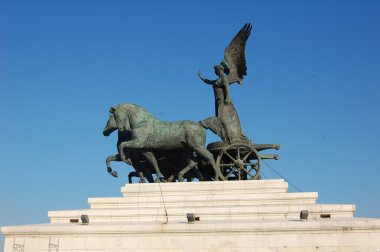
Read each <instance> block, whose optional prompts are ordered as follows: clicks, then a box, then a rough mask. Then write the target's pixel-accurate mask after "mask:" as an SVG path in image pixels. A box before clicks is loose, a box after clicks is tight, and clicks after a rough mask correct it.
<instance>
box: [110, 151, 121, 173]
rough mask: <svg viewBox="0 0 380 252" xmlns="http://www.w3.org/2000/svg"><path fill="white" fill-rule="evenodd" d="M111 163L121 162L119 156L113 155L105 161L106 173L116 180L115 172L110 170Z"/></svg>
mask: <svg viewBox="0 0 380 252" xmlns="http://www.w3.org/2000/svg"><path fill="white" fill-rule="evenodd" d="M111 161H122V160H121V157H120V155H119V154H116V155H113V156H108V157H107V159H106V165H107V172H108V173H109V174H110V175H111V176H113V177H115V178H117V177H118V175H117V171H113V170H112V168H111Z"/></svg>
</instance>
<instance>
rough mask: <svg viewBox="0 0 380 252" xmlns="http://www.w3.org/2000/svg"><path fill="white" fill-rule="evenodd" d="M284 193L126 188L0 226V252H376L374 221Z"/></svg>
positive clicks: (379, 227)
mask: <svg viewBox="0 0 380 252" xmlns="http://www.w3.org/2000/svg"><path fill="white" fill-rule="evenodd" d="M287 188H288V184H287V183H286V182H284V181H283V180H246V181H219V182H194V183H185V182H183V183H166V184H163V183H162V184H157V183H152V184H127V185H125V186H124V187H122V188H121V192H122V194H123V195H122V197H112V198H89V199H88V202H89V204H90V208H89V209H80V210H66V211H51V212H49V214H48V215H49V218H50V221H51V223H48V224H40V225H27V226H16V227H3V228H2V229H1V231H2V232H3V234H4V236H5V250H4V251H5V252H8V251H47V250H48V251H355V252H357V251H377V250H379V248H380V220H379V219H364V218H354V217H353V214H354V211H355V205H334V204H317V202H316V201H317V197H318V194H317V193H315V192H302V193H299V192H297V193H293V192H287ZM302 210H308V212H309V215H308V219H307V220H301V219H300V212H301V211H302ZM188 213H194V216H195V223H194V224H189V223H188V221H187V217H186V215H187V214H188ZM81 215H87V216H88V218H89V224H88V225H83V224H82V223H81V218H80V216H81ZM76 221H78V222H76ZM49 246H50V250H49ZM16 248H19V250H15V249H16ZM21 248H22V249H23V250H22V249H21Z"/></svg>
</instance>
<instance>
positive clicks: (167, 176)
mask: <svg viewBox="0 0 380 252" xmlns="http://www.w3.org/2000/svg"><path fill="white" fill-rule="evenodd" d="M117 129H118V127H117V124H116V121H115V117H114V115H113V114H110V117H109V119H108V121H107V124H106V126H105V128H104V130H103V135H104V136H109V135H110V134H111V133H112V132H114V131H115V130H117ZM130 140H132V135H131V131H128V130H126V131H120V130H118V141H117V148H118V147H119V145H120V144H121V143H122V142H125V141H130ZM145 152H147V150H145V149H124V155H125V156H126V158H125V163H127V164H128V165H130V166H132V167H133V168H134V169H135V170H136V171H135V172H131V173H130V174H129V175H128V180H129V183H132V177H139V178H140V183H144V182H145V179H144V178H146V179H147V180H148V182H150V183H152V182H154V180H153V176H152V174H157V173H156V170H155V168H154V167H153V165H152V164H151V163H150V162H149V161H148V160H147V158H146V157H145V156H144V153H145ZM153 154H154V156H155V157H156V160H157V166H158V167H160V171H162V175H163V177H161V178H159V176H160V175H159V174H158V175H157V179H156V181H158V179H161V181H167V182H171V181H173V180H175V179H178V181H184V179H185V178H186V179H187V180H188V181H190V180H192V179H193V178H198V179H199V180H203V176H202V174H201V173H200V172H199V171H198V169H197V168H196V165H197V164H198V163H200V160H198V159H197V158H195V157H194V155H193V153H192V152H189V151H184V150H182V149H175V150H163V151H154V153H153ZM111 161H116V162H121V161H123V159H122V158H121V155H120V151H119V148H118V153H117V154H115V155H111V156H108V157H107V159H106V165H107V172H108V173H109V174H110V175H111V176H113V177H118V173H117V172H116V171H114V170H112V168H111ZM189 164H191V165H189Z"/></svg>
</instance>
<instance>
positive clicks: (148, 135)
mask: <svg viewBox="0 0 380 252" xmlns="http://www.w3.org/2000/svg"><path fill="white" fill-rule="evenodd" d="M110 113H111V114H112V115H113V116H114V118H115V122H116V125H117V128H118V130H119V132H125V131H129V132H131V139H130V140H127V141H123V142H121V143H120V144H119V153H120V156H121V159H122V160H123V161H125V162H128V160H127V158H126V155H125V152H124V150H125V149H127V150H130V149H133V150H134V149H138V150H140V151H141V153H142V154H143V155H144V156H145V157H146V158H147V159H148V161H149V162H150V163H151V164H152V166H153V167H154V169H155V171H156V173H157V174H161V171H160V169H159V167H158V164H157V160H156V157H155V154H154V152H160V151H166V150H183V151H185V152H186V153H193V152H196V153H197V156H198V157H200V158H203V159H204V160H205V161H207V163H208V164H210V165H211V167H212V168H213V170H214V172H215V178H214V179H215V180H219V178H221V179H223V180H224V179H225V178H224V177H223V175H222V174H221V172H220V170H219V169H218V168H217V166H216V164H215V160H214V157H213V155H212V154H211V153H210V152H209V151H208V150H207V149H206V147H205V143H206V129H205V128H204V127H203V126H202V125H201V124H200V123H199V122H194V121H188V120H186V121H177V122H163V121H160V120H158V119H157V118H155V117H154V116H153V115H152V114H150V113H149V112H148V111H147V110H145V109H144V108H142V107H140V106H138V105H135V104H130V103H124V104H120V105H118V106H115V107H111V108H110ZM196 164H197V163H196V162H194V161H193V159H192V158H188V159H187V166H186V167H185V168H184V169H183V170H182V171H181V172H182V174H183V173H184V172H186V171H188V170H190V169H192V168H193V167H195V166H196Z"/></svg>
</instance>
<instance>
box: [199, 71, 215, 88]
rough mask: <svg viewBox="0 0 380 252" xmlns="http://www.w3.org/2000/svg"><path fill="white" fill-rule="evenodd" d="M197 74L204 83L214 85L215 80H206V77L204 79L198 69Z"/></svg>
mask: <svg viewBox="0 0 380 252" xmlns="http://www.w3.org/2000/svg"><path fill="white" fill-rule="evenodd" d="M198 76H199V78H200V79H201V80H202V81H203V82H204V83H206V84H209V85H214V84H215V80H213V81H212V80H208V79H206V78H205V77H204V76H203V75H202V73H201V71H198Z"/></svg>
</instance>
